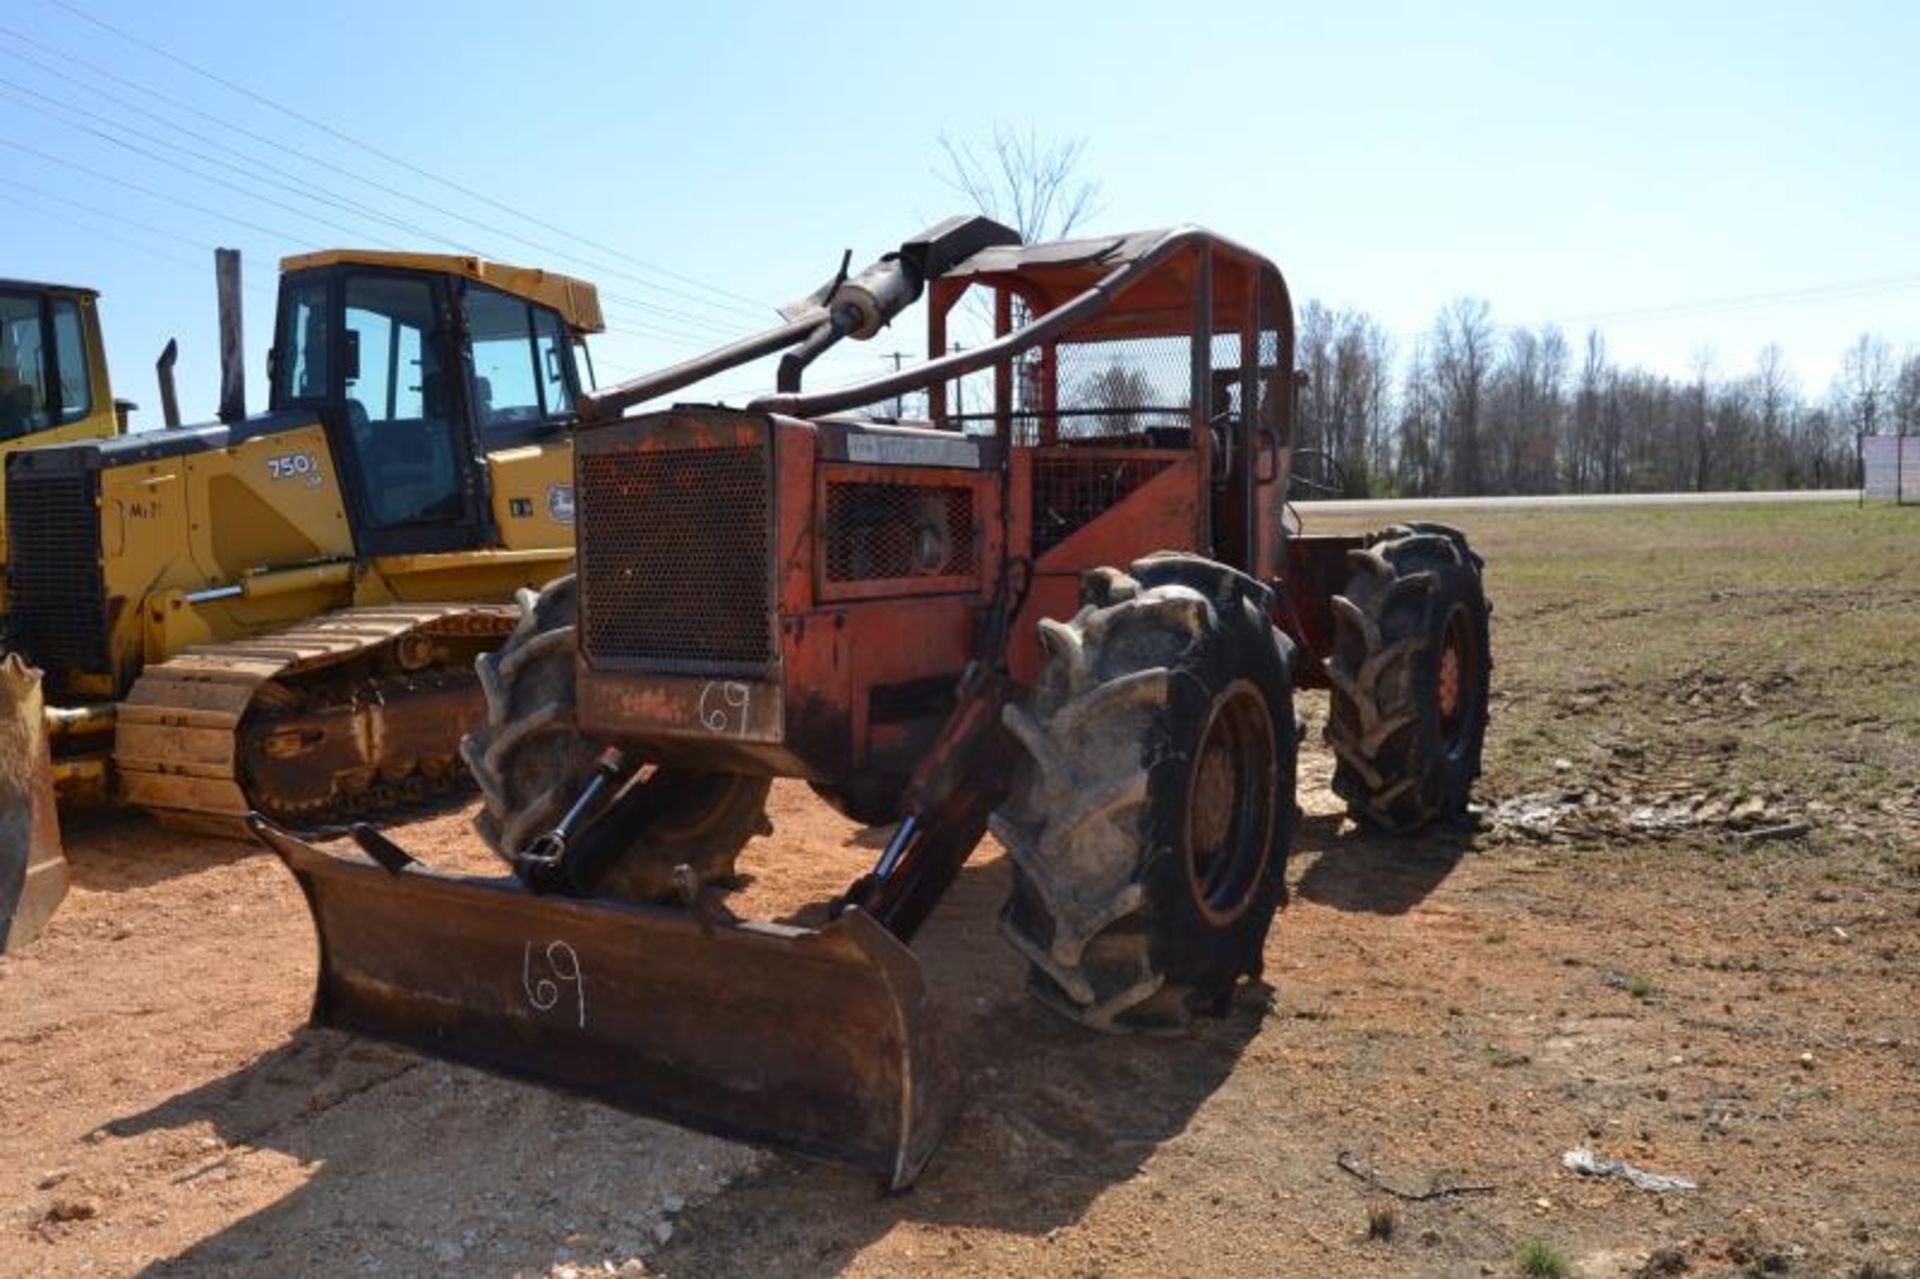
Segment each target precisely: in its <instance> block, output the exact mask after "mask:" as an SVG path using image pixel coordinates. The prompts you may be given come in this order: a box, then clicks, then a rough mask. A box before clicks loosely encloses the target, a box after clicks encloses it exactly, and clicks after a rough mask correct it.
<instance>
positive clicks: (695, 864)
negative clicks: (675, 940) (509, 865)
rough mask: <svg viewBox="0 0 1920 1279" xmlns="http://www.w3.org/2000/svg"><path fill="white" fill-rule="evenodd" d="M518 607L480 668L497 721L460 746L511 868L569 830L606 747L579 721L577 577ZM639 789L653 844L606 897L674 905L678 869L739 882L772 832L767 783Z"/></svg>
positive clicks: (671, 775) (489, 835) (682, 780)
mask: <svg viewBox="0 0 1920 1279" xmlns="http://www.w3.org/2000/svg"><path fill="white" fill-rule="evenodd" d="M520 609H521V615H520V622H519V625H517V626H516V627H515V628H514V632H513V634H512V635H510V636H508V638H507V642H506V643H505V644H503V645H501V646H500V648H499V649H498V650H497V651H495V652H492V653H486V654H483V655H482V656H481V657H480V659H479V661H478V663H477V669H478V671H479V673H480V686H481V689H482V690H483V691H484V692H485V694H486V701H487V719H486V723H485V724H484V725H483V726H482V727H480V728H478V729H476V730H474V731H473V732H472V733H469V734H468V735H467V736H466V738H465V739H464V740H462V741H461V743H460V756H461V758H462V759H464V760H465V761H466V763H467V767H468V768H469V769H471V770H472V772H473V776H474V779H475V780H476V781H477V782H478V783H479V785H480V793H481V796H482V798H483V799H484V800H485V804H484V806H483V807H482V809H481V811H480V813H479V815H478V816H477V817H475V818H474V829H475V830H477V831H478V832H479V833H480V838H482V839H483V840H485V841H486V843H487V847H489V848H491V849H492V850H493V851H494V852H495V853H496V854H497V855H499V856H500V857H501V858H502V859H503V860H505V861H508V862H511V861H512V858H513V855H514V854H515V853H516V852H518V851H519V850H521V849H523V848H525V847H526V846H527V844H528V843H530V842H531V841H532V840H533V839H534V838H535V837H537V836H539V835H541V834H543V833H544V832H546V831H549V830H551V829H553V827H554V826H555V825H556V824H557V823H558V822H559V820H560V818H561V817H562V816H563V815H564V814H565V813H566V811H567V809H568V808H569V807H570V806H571V805H572V803H573V801H574V799H575V798H576V797H577V796H578V795H579V794H580V792H581V790H582V789H584V788H585V786H586V784H587V781H588V780H589V779H590V778H591V777H592V776H593V768H594V763H595V761H596V760H597V759H599V757H600V751H601V749H602V745H603V744H602V743H600V742H596V741H594V740H592V739H591V738H588V737H586V736H584V735H583V734H582V733H581V732H580V729H579V726H578V723H577V722H576V720H575V716H574V653H575V647H576V643H577V639H576V635H577V632H576V629H575V626H576V622H577V619H578V616H579V593H578V590H577V587H576V585H575V579H574V578H573V577H572V576H571V575H569V576H567V577H563V578H560V579H558V580H557V581H554V582H550V583H548V585H547V586H546V588H545V589H543V590H542V591H540V592H539V594H537V595H536V594H535V593H534V592H532V591H521V592H520ZM635 784H636V785H638V786H642V787H645V788H646V789H647V790H648V791H650V792H652V793H654V794H656V795H657V796H658V798H657V799H655V800H653V801H650V802H649V803H648V805H647V807H646V813H645V824H644V829H645V834H644V836H643V837H642V838H641V839H640V840H639V841H637V842H636V843H635V844H634V845H633V846H632V847H631V848H629V849H627V850H626V851H625V852H624V853H623V854H622V855H621V857H620V859H619V861H617V862H616V863H615V864H614V865H613V866H612V867H611V868H610V869H608V871H607V872H606V874H605V875H604V876H602V878H601V880H600V882H599V884H598V885H596V886H595V891H596V892H597V893H598V894H600V895H603V896H609V897H621V898H625V899H628V900H633V901H645V900H651V899H654V898H657V897H663V896H666V895H668V894H669V893H671V892H672V891H673V890H674V885H673V869H674V867H676V866H679V865H685V866H688V867H690V868H691V869H692V870H693V873H694V877H695V879H696V880H697V881H698V882H700V883H702V884H707V883H713V882H716V881H720V880H726V879H730V878H731V877H732V876H733V866H734V860H735V858H737V857H738V856H739V854H740V850H741V848H742V847H743V846H744V845H745V844H746V842H747V840H749V839H751V838H752V837H753V836H754V835H756V834H758V833H760V832H761V831H762V830H764V829H765V827H766V816H765V810H766V802H767V791H768V788H769V786H770V785H771V783H770V782H769V781H768V779H766V778H764V777H742V776H736V775H734V774H731V773H704V772H698V771H695V770H691V769H679V768H658V769H655V770H654V771H653V772H652V773H651V774H649V775H648V776H646V777H644V778H642V779H641V780H640V781H639V782H637V783H635Z"/></svg>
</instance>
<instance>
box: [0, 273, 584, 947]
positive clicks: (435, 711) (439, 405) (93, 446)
mask: <svg viewBox="0 0 1920 1279" xmlns="http://www.w3.org/2000/svg"><path fill="white" fill-rule="evenodd" d="M237 295H238V288H237V270H236V271H235V273H234V276H233V278H232V279H231V280H230V281H223V289H222V298H223V308H222V324H221V328H222V384H223V391H222V412H221V420H220V421H219V422H216V423H214V424H211V425H206V426H198V427H186V428H177V429H169V430H165V431H152V432H142V433H138V434H134V435H129V436H125V437H124V438H120V439H115V440H89V441H85V442H80V443H73V444H67V445H62V446H58V447H48V448H30V449H23V450H21V451H19V452H17V453H14V454H13V455H12V456H11V457H9V458H7V459H6V485H5V489H6V518H7V528H8V538H9V556H10V559H9V566H8V567H9V573H8V586H9V599H8V606H7V641H8V648H9V649H10V650H11V651H12V654H13V655H16V656H15V657H14V658H13V659H12V660H11V662H10V665H9V667H8V668H7V669H6V670H5V671H0V703H4V704H0V726H4V731H0V751H4V755H0V778H4V779H5V781H4V782H0V804H4V805H5V811H4V812H0V835H4V836H5V839H6V842H5V844H4V846H0V947H4V946H6V945H8V944H10V943H11V944H18V943H20V942H21V941H23V940H24V936H23V933H24V932H25V931H28V930H27V929H25V928H24V927H22V923H23V921H28V922H30V921H32V920H35V919H39V918H44V916H45V915H46V913H48V910H50V907H46V906H44V904H41V905H36V903H35V901H34V900H32V898H33V897H34V896H35V894H36V893H37V894H38V895H39V897H40V898H41V899H42V902H43V903H44V898H45V897H46V895H47V893H48V892H51V893H53V895H54V899H55V900H57V896H58V891H57V887H56V885H57V884H58V883H59V882H62V880H63V873H62V872H61V871H57V870H42V871H41V872H40V873H39V874H37V875H34V874H29V873H28V868H29V867H30V866H33V865H36V864H37V865H39V866H42V867H47V866H50V865H51V864H52V863H53V862H55V861H57V860H59V859H58V847H59V844H58V836H57V834H56V833H54V831H53V830H52V829H51V826H52V822H51V813H50V809H51V807H52V806H51V805H50V804H49V803H47V802H46V800H47V796H49V795H57V796H58V799H59V806H60V808H61V809H62V810H72V809H74V808H77V807H83V806H88V805H92V804H98V803H102V802H107V803H126V804H131V805H133V806H136V807H138V808H142V809H145V810H147V811H148V812H150V813H152V814H153V815H154V816H155V817H157V818H158V819H159V820H161V821H162V822H164V823H166V824H168V825H172V826H178V827H182V828H186V829H191V830H195V831H201V832H207V833H215V834H227V835H232V836H235V837H242V838H244V837H245V836H246V829H245V826H244V824H243V819H244V817H245V815H246V814H247V813H248V812H250V811H257V812H262V813H267V814H271V815H274V816H276V817H277V818H279V819H280V820H282V821H285V822H289V823H291V824H293V825H296V826H299V827H302V828H307V829H314V828H322V827H327V826H330V825H335V824H338V823H341V822H345V821H359V820H365V819H367V818H369V817H376V816H378V815H379V814H381V813H382V812H383V811H388V810H391V809H393V808H396V807H403V806H407V805H410V804H415V803H418V802H419V801H422V800H425V799H427V798H429V797H431V796H433V795H435V794H436V793H439V792H443V791H448V790H451V789H454V788H456V787H460V786H463V785H464V784H465V777H466V774H465V770H464V769H463V768H461V766H460V765H459V762H458V756H457V749H458V743H459V740H460V737H461V735H462V733H464V732H465V731H466V730H467V729H468V728H470V727H473V726H474V724H475V723H476V722H477V717H478V716H479V715H480V714H481V713H482V711H481V699H480V696H479V690H478V686H477V684H476V683H475V678H476V677H475V675H474V672H473V666H474V660H475V658H476V657H477V656H478V655H479V654H481V653H482V652H485V651H487V650H489V649H491V648H493V647H495V646H497V645H498V644H500V643H501V642H502V641H503V640H505V638H506V636H507V634H508V633H509V631H510V630H511V629H512V626H513V623H514V620H515V617H516V609H515V607H514V605H513V604H512V603H511V601H512V599H513V597H514V593H515V591H517V590H519V589H520V588H522V587H527V586H530V585H536V584H539V583H542V582H545V581H547V580H548V579H550V578H552V577H554V576H556V575H557V574H559V573H561V572H563V571H564V570H565V567H566V565H567V563H568V561H569V559H570V558H571V556H572V548H573V489H572V482H573V468H572V443H571V438H570V428H571V425H572V422H573V417H574V411H575V408H574V406H575V399H576V397H577V396H578V395H579V394H580V391H581V386H580V379H579V374H578V372H577V371H576V362H575V354H576V348H579V347H581V346H583V345H584V342H585V338H586V336H587V335H588V334H590V333H595V332H599V331H601V330H602V328H603V327H604V326H603V323H602V320H601V317H600V309H599V301H598V297H597V295H596V293H595V291H594V289H593V288H592V286H590V285H588V284H585V283H583V282H581V281H579V280H575V279H571V278H569V277H566V276H561V275H556V274H553V273H551V272H545V271H540V270H535V269H526V268H518V267H510V266H503V265H501V264H498V263H492V262H486V261H482V260H479V259H476V258H471V257H461V256H443V255H424V254H398V253H372V252H348V251H329V252H323V253H314V254H307V255H303V256H299V257H293V258H288V259H286V260H285V261H284V262H283V263H282V275H281V280H280V293H279V305H278V308H277V316H276V320H275V328H274V337H273V348H272V354H271V357H270V359H269V370H268V381H269V385H270V391H269V403H268V411H267V412H266V413H264V414H259V415H255V416H247V415H246V413H245V411H244V405H243V401H244V390H243V381H242V378H241V375H240V361H239V356H238V351H239V333H240V324H239V317H238V312H237V306H229V305H225V303H227V302H228V300H229V299H231V298H235V297H237ZM20 659H24V664H23V662H22V661H21V660H20ZM29 665H30V666H31V667H33V668H38V671H39V672H41V675H42V679H43V680H44V688H42V687H40V686H39V685H40V684H41V682H42V680H36V679H34V678H33V677H32V673H31V671H30V670H29V669H28V666H29ZM36 700H44V702H45V709H44V711H42V712H41V713H40V714H38V715H36V714H35V713H34V710H33V703H34V702H35V701H36ZM43 761H44V762H43ZM34 814H39V815H40V818H39V820H36V819H35V818H34V816H33V815H34ZM36 847H37V848H38V849H39V852H38V854H37V857H36V854H35V853H34V851H33V850H34V848H36ZM49 850H51V854H50V853H49ZM35 885H44V889H42V888H37V887H35ZM10 922H11V923H12V925H13V930H12V935H11V938H9V935H8V931H7V930H8V926H9V923H10Z"/></svg>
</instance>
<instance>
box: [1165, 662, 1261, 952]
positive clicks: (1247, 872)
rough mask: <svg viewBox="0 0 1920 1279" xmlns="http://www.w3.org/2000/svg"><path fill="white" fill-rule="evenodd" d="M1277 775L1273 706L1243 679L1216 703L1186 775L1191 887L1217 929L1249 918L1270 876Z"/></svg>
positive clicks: (1188, 877) (1196, 900) (1188, 870)
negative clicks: (1244, 916)
mask: <svg viewBox="0 0 1920 1279" xmlns="http://www.w3.org/2000/svg"><path fill="white" fill-rule="evenodd" d="M1278 768H1279V751H1278V750H1277V749H1276V747H1275V743H1274V735H1273V719H1272V717H1271V716H1270V715H1269V714H1268V713H1267V699H1266V698H1264V697H1262V696H1261V695H1260V690H1259V689H1258V688H1256V687H1254V685H1253V684H1252V683H1251V682H1249V681H1247V680H1240V681H1238V682H1236V683H1235V684H1233V685H1232V686H1231V687H1229V688H1228V689H1227V690H1226V691H1225V692H1224V693H1222V694H1221V695H1220V696H1219V697H1217V698H1215V699H1214V703H1213V707H1212V710H1211V712H1210V713H1209V715H1208V717H1207V727H1206V731H1205V732H1203V733H1202V734H1201V735H1200V749H1199V750H1197V751H1196V752H1194V758H1193V766H1192V768H1191V769H1189V770H1188V774H1187V858H1186V861H1187V883H1188V886H1189V887H1190V888H1191V889H1192V891H1193V900H1194V903H1195V904H1196V905H1197V906H1198V907H1199V908H1200V913H1201V915H1202V916H1204V917H1205V918H1206V920H1207V922H1208V923H1210V924H1213V925H1214V926H1216V927H1219V926H1222V925H1226V924H1230V923H1232V922H1233V921H1234V920H1236V919H1238V918H1239V917H1240V916H1241V915H1242V914H1244V913H1245V912H1246V909H1247V907H1248V906H1250V905H1251V904H1252V902H1253V899H1254V896H1255V893H1256V890H1257V889H1258V888H1259V886H1260V881H1261V878H1262V876H1263V875H1264V873H1265V871H1266V867H1267V858H1268V856H1269V855H1270V853H1271V851H1272V847H1273V816H1274V813H1273V805H1274V796H1275V794H1276V793H1277V790H1278V787H1277V784H1276V782H1277V775H1278Z"/></svg>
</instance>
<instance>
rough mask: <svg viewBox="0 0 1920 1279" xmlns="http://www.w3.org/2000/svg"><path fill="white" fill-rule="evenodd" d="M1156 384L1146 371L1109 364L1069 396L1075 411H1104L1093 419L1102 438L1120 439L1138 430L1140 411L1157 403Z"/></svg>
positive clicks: (1095, 428) (1070, 403)
mask: <svg viewBox="0 0 1920 1279" xmlns="http://www.w3.org/2000/svg"><path fill="white" fill-rule="evenodd" d="M1155 398H1156V397H1155V396H1154V392H1153V381H1152V379H1151V378H1149V377H1148V376H1147V375H1146V373H1145V371H1143V370H1141V369H1138V368H1130V367H1128V366H1127V365H1125V364H1109V365H1108V366H1107V367H1105V368H1103V369H1101V370H1100V371H1099V372H1098V373H1095V374H1094V375H1093V376H1092V377H1089V378H1087V379H1086V380H1085V381H1083V382H1081V383H1080V385H1079V386H1077V387H1075V388H1074V389H1073V390H1072V392H1071V393H1070V394H1069V396H1068V401H1067V402H1068V405H1069V407H1072V408H1082V409H1104V410H1108V412H1104V413H1101V414H1100V415H1098V416H1097V417H1095V418H1094V419H1093V427H1094V430H1095V431H1096V433H1098V434H1100V435H1109V436H1121V435H1127V434H1130V433H1132V432H1135V431H1138V430H1139V429H1140V428H1141V426H1142V425H1143V421H1142V417H1141V414H1140V412H1139V411H1140V410H1141V409H1144V408H1149V407H1151V406H1152V405H1153V402H1154V400H1155Z"/></svg>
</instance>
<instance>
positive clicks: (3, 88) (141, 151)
mask: <svg viewBox="0 0 1920 1279" xmlns="http://www.w3.org/2000/svg"><path fill="white" fill-rule="evenodd" d="M17 88H18V86H16V85H14V84H13V83H12V82H11V81H8V80H5V79H0V98H6V99H8V100H9V101H12V102H17V103H19V104H20V105H21V106H23V107H25V108H26V109H27V110H29V111H32V112H34V113H35V114H37V115H41V116H45V117H46V118H47V119H49V120H53V121H56V122H58V123H60V124H63V125H65V126H66V127H67V128H69V129H75V130H78V131H79V132H81V133H85V134H88V135H90V136H92V137H96V138H99V139H100V140H101V141H103V142H107V143H110V144H112V145H113V146H117V147H120V148H122V149H124V150H127V151H131V152H132V153H133V154H135V155H137V156H140V157H141V158H142V159H146V160H151V161H153V162H154V163H156V164H163V165H167V166H169V167H170V168H175V169H178V170H180V171H182V172H185V173H188V174H191V175H192V176H193V177H196V178H198V179H199V180H200V181H202V182H208V183H212V184H213V185H214V186H217V187H220V188H222V189H224V190H227V191H232V192H234V193H236V194H238V195H243V196H245V197H246V198H247V199H249V200H258V201H259V202H260V203H262V204H268V205H272V206H273V207H274V208H276V209H279V210H281V211H282V212H284V213H291V214H293V215H294V216H295V217H300V218H306V219H308V220H310V221H313V222H317V223H319V224H320V225H321V226H325V227H331V228H332V229H333V230H336V231H341V232H344V233H346V234H347V235H351V236H355V237H365V238H366V239H368V240H369V241H371V242H372V243H373V244H375V245H376V246H378V247H380V248H386V249H399V248H400V247H401V246H400V245H398V244H395V243H394V242H393V241H392V240H385V239H381V238H380V237H378V236H367V234H366V232H364V231H362V230H360V229H358V228H356V227H350V226H348V225H347V224H346V223H344V222H336V221H334V220H333V219H331V218H327V217H322V216H321V215H320V214H317V213H313V212H310V211H308V210H306V209H302V208H301V207H300V206H299V205H297V204H288V203H287V202H286V201H284V200H276V199H274V198H273V197H272V196H268V195H261V194H260V193H259V192H258V191H250V190H248V189H247V188H246V187H244V186H241V185H240V184H239V183H237V182H234V181H232V180H230V179H227V178H221V177H216V176H214V175H212V174H209V173H205V172H202V171H200V170H198V169H195V168H193V167H191V166H189V165H182V164H181V162H180V161H178V160H169V159H167V158H165V157H163V156H159V155H155V154H154V153H153V152H152V151H150V150H148V149H147V148H145V147H142V146H137V145H135V144H134V143H132V142H128V141H127V140H126V139H125V138H119V137H115V136H114V135H113V134H111V133H108V132H106V131H105V130H103V129H96V128H94V127H93V126H92V125H89V124H80V123H76V122H74V121H72V120H69V119H66V118H65V117H63V116H60V115H56V114H54V113H53V112H51V111H48V110H47V109H46V108H44V107H38V106H35V105H34V104H33V103H31V102H29V101H27V100H26V99H25V98H23V97H22V96H21V94H20V93H19V92H17V91H16V90H17ZM26 92H28V93H31V92H32V90H27V91H26ZM35 96H36V97H38V96H42V95H38V94H36V95H35ZM63 109H67V110H71V108H63ZM114 127H116V128H121V129H126V126H125V125H116V126H114ZM126 131H127V132H129V133H133V134H134V135H135V136H136V137H139V136H143V135H141V134H140V133H138V132H137V131H136V130H132V129H127V130H126ZM144 136H145V137H148V138H152V135H151V134H147V135H144ZM154 140H155V141H157V142H158V143H159V145H161V146H166V147H170V148H172V149H173V150H175V151H178V152H180V153H181V154H183V155H188V156H192V157H193V158H195V159H197V160H202V161H205V162H207V163H212V164H219V165H223V166H224V167H226V168H230V169H231V168H234V167H235V166H233V165H227V164H225V162H224V161H221V160H214V159H209V158H208V157H206V156H204V155H202V154H201V153H199V152H196V151H193V150H191V149H189V148H186V147H182V146H180V145H178V144H177V143H170V142H167V141H165V140H164V139H154ZM238 171H239V172H241V173H242V176H244V177H246V178H247V179H248V180H249V181H253V182H269V181H270V180H269V179H263V178H259V177H255V176H253V175H251V174H247V173H245V171H244V170H238ZM272 185H276V186H280V187H282V188H283V189H285V190H289V191H291V192H292V193H293V194H295V195H305V194H307V193H306V192H303V191H301V190H299V189H298V188H295V187H290V186H288V185H287V184H285V183H273V184H272Z"/></svg>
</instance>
